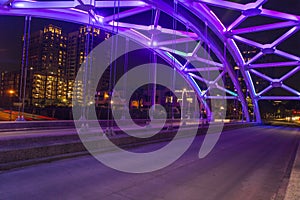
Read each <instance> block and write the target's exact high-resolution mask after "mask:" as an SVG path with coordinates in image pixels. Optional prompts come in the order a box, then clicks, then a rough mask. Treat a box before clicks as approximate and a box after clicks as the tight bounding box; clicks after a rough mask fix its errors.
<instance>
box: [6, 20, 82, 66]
mask: <svg viewBox="0 0 300 200" xmlns="http://www.w3.org/2000/svg"><path fill="white" fill-rule="evenodd" d="M48 24H53V25H56V26H58V27H62V28H63V32H65V33H68V32H71V31H74V30H78V27H79V26H80V25H77V24H73V23H68V22H62V21H56V20H50V19H38V18H32V23H31V32H34V31H37V30H43V28H44V26H46V25H48ZM0 27H1V31H0V71H3V70H7V71H16V70H19V69H20V66H21V57H22V45H23V44H22V36H23V31H24V17H12V16H0Z"/></svg>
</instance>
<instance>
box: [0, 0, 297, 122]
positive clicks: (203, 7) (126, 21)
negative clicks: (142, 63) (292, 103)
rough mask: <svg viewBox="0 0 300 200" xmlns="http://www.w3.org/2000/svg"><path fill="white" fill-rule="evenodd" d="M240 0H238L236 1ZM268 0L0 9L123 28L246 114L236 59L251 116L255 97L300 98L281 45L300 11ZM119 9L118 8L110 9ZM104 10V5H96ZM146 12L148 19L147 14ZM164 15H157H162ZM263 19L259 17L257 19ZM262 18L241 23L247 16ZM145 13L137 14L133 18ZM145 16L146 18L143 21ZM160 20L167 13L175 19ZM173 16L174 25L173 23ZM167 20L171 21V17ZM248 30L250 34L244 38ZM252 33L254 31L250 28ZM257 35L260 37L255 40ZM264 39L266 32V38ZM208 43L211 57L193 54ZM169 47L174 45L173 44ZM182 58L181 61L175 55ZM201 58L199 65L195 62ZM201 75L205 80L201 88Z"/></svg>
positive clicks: (38, 4)
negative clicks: (209, 74)
mask: <svg viewBox="0 0 300 200" xmlns="http://www.w3.org/2000/svg"><path fill="white" fill-rule="evenodd" d="M242 2H244V3H242ZM267 3H268V1H267V0H257V1H241V3H236V2H232V1H223V0H222V1H221V0H175V1H173V0H159V1H157V0H144V1H138V0H124V1H109V0H101V1H97V0H75V1H27V0H23V1H21V0H0V14H2V15H13V16H33V17H42V18H52V19H58V20H65V21H70V22H76V23H82V24H93V25H94V26H97V27H101V28H103V29H107V30H110V31H114V30H115V27H117V28H118V29H117V30H118V33H120V34H122V33H124V34H126V36H127V37H129V38H132V39H134V40H136V41H138V42H139V43H141V44H143V45H145V46H148V47H151V48H153V50H154V51H155V52H157V53H158V54H159V55H160V56H161V57H162V58H164V59H165V60H167V61H168V62H169V63H170V64H172V65H173V66H174V67H175V68H176V69H177V70H178V71H181V73H182V75H183V76H185V78H186V79H187V81H188V82H189V83H190V84H191V85H192V86H193V88H194V89H195V91H196V92H197V94H198V96H199V97H200V98H201V99H213V98H215V99H217V98H226V99H237V100H239V101H240V103H241V105H242V108H243V112H244V116H245V118H246V119H247V121H249V120H250V116H249V112H248V105H247V102H246V98H245V94H243V91H242V87H241V86H240V84H239V80H238V78H237V76H236V75H235V70H234V67H235V66H238V68H239V72H240V73H241V74H242V76H243V78H244V82H245V85H246V87H247V90H248V92H249V95H250V97H251V99H252V103H253V108H254V114H255V119H256V121H257V122H260V121H261V117H260V110H259V105H258V102H259V101H260V100H300V91H299V88H298V90H297V89H296V88H293V87H292V86H291V85H289V84H287V83H286V81H287V80H288V79H289V78H290V77H292V76H294V75H296V74H297V73H298V72H299V70H300V57H299V56H300V55H294V54H292V53H290V52H287V51H285V49H283V48H282V47H281V44H282V43H284V42H285V41H286V40H287V39H288V38H290V37H292V36H293V35H295V34H297V32H298V31H299V29H300V16H298V15H295V14H289V13H284V12H279V11H275V10H272V9H267V8H265V5H266V4H267ZM115 8H118V13H113V12H112V11H111V10H112V9H115ZM221 9H222V10H224V11H225V12H227V11H230V12H234V13H235V15H232V17H231V18H233V19H234V20H231V22H228V21H227V22H224V20H223V19H222V16H220V17H218V11H219V10H221ZM103 10H106V11H107V12H102V11H103ZM150 13H152V15H153V19H149V20H146V18H147V16H150V15H151V14H150ZM162 17H163V18H164V20H160V19H161V18H162ZM262 17H263V18H264V19H267V20H259V19H261V18H262ZM256 18H257V21H259V22H260V23H258V24H256V23H253V22H252V23H251V21H250V22H249V21H248V22H247V23H246V24H247V26H243V23H244V22H246V21H247V20H249V19H252V21H253V19H254V20H255V19H256ZM139 19H143V20H139ZM144 19H145V20H144ZM166 19H171V20H173V26H170V25H169V24H170V23H169V24H168V23H163V22H164V21H168V20H166ZM174 21H176V24H177V26H174ZM171 24H172V21H171ZM273 30H282V31H281V32H280V31H279V32H280V35H279V36H276V38H275V39H274V40H273V41H271V42H270V41H268V40H264V38H260V33H261V32H266V31H273ZM247 34H251V37H248V35H247ZM255 34H257V36H256V35H255ZM163 35H173V36H174V35H175V38H174V39H173V40H163V39H162V38H163ZM255 38H259V40H260V41H256V39H255ZM268 39H269V38H268ZM195 40H196V41H198V45H196V46H195V47H192V49H191V47H189V48H186V49H184V48H180V45H181V44H186V43H188V42H189V41H195ZM203 44H206V47H208V48H209V51H211V52H210V53H211V54H213V55H214V56H213V58H214V59H213V61H212V60H209V59H207V58H206V57H205V56H204V57H203V56H201V55H199V53H198V50H199V47H200V46H204V45H203ZM241 44H243V45H244V46H248V47H252V48H255V49H256V50H257V51H256V55H254V56H253V57H252V58H251V59H248V60H247V59H246V58H245V57H244V55H243V54H242V51H243V50H242V49H241V48H240V46H241ZM174 46H175V47H174ZM269 55H276V56H279V57H281V58H283V59H284V60H280V61H278V62H274V61H273V60H264V62H261V63H260V62H258V61H259V60H260V59H261V58H263V57H266V56H269ZM177 56H181V57H183V58H185V62H181V61H179V60H178V59H177ZM195 62H198V63H200V64H199V65H197V64H196V65H194V66H196V67H193V68H189V67H187V66H188V65H189V64H190V63H195ZM203 64H205V67H201V66H202V65H203ZM269 68H286V69H287V70H285V73H284V74H283V75H281V76H280V77H276V78H274V77H271V76H270V75H268V74H267V73H264V71H263V70H264V69H269ZM201 71H219V72H220V75H219V76H218V77H215V78H214V80H207V79H205V78H203V77H201V76H200V75H199V72H201ZM225 75H228V76H229V77H230V78H231V80H232V83H233V85H234V86H235V89H234V90H233V91H231V90H230V89H228V88H225V87H221V86H220V85H218V81H219V80H220V79H222V77H223V76H225ZM254 77H259V78H260V79H262V80H264V81H265V82H266V83H267V84H266V86H265V88H263V89H260V90H258V88H256V85H255V83H254V82H253V79H254ZM199 82H202V83H204V84H206V85H207V87H208V88H206V89H205V90H204V89H203V88H201V87H200V86H199ZM210 88H217V89H219V90H222V91H225V92H226V93H227V94H228V95H227V96H225V97H219V96H209V94H208V93H207V90H209V89H210ZM278 88H281V89H283V90H285V91H287V92H288V93H289V94H288V95H274V94H273V95H272V94H271V95H270V94H268V92H269V91H271V90H273V89H278Z"/></svg>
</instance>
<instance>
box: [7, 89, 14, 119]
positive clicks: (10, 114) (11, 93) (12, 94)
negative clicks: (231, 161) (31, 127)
mask: <svg viewBox="0 0 300 200" xmlns="http://www.w3.org/2000/svg"><path fill="white" fill-rule="evenodd" d="M7 93H8V95H9V97H10V101H9V105H10V113H9V121H12V106H13V96H14V94H15V93H16V91H14V90H8V91H7Z"/></svg>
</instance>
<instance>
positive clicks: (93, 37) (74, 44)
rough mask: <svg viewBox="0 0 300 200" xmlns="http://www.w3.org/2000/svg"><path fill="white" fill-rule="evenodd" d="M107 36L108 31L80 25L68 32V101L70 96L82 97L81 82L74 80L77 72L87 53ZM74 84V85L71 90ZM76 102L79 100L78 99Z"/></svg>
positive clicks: (70, 98)
mask: <svg viewBox="0 0 300 200" xmlns="http://www.w3.org/2000/svg"><path fill="white" fill-rule="evenodd" d="M108 37H110V34H109V33H106V32H104V31H102V30H100V29H98V28H93V27H90V26H82V27H80V29H79V30H78V31H74V32H71V33H69V34H68V43H67V65H66V66H67V67H66V73H65V74H66V81H67V99H68V101H71V100H72V98H82V88H81V87H82V85H83V83H81V82H79V83H78V82H77V83H75V82H74V80H75V79H76V75H77V72H78V70H79V68H80V67H81V65H82V64H83V62H84V61H85V59H86V58H87V56H88V54H89V53H90V52H91V51H92V50H93V49H94V48H95V47H96V46H97V45H99V44H100V43H101V42H102V41H104V40H105V39H106V38H108ZM108 80H109V78H108ZM105 83H106V81H105ZM107 84H108V83H107ZM74 86H76V87H75V90H74V91H73V89H74ZM73 95H74V96H73ZM78 102H80V100H79V99H78Z"/></svg>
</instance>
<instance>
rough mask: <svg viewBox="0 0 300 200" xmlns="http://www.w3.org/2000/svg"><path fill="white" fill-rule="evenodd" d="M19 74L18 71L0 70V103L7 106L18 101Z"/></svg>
mask: <svg viewBox="0 0 300 200" xmlns="http://www.w3.org/2000/svg"><path fill="white" fill-rule="evenodd" d="M19 81H20V74H19V73H18V72H7V71H4V72H0V98H1V101H0V105H1V106H8V105H11V104H12V103H13V102H17V101H18V97H19V95H18V94H19Z"/></svg>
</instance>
